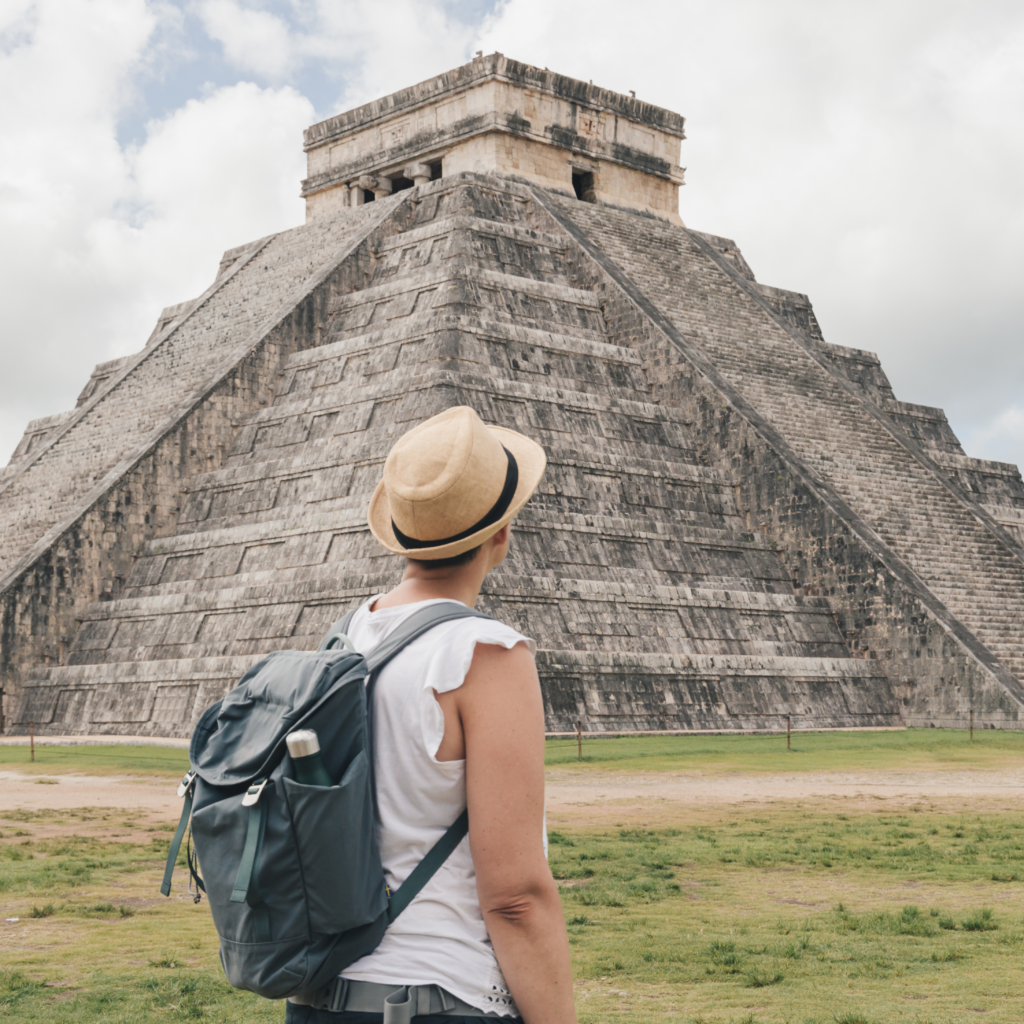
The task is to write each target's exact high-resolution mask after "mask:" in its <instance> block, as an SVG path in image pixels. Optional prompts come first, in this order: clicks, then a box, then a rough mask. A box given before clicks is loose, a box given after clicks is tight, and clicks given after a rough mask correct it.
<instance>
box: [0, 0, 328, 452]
mask: <svg viewBox="0 0 1024 1024" xmlns="http://www.w3.org/2000/svg"><path fill="white" fill-rule="evenodd" d="M31 13H32V15H34V17H32V18H30V19H27V20H26V21H25V22H24V28H22V26H19V30H21V36H20V37H19V38H18V40H17V41H16V44H15V45H13V46H11V47H8V48H7V50H6V52H4V53H3V54H2V56H0V124H2V125H3V131H2V132H0V239H2V243H0V275H2V277H3V280H4V282H5V289H4V292H5V300H4V317H3V338H2V344H3V351H4V367H5V372H4V374H3V376H2V377H0V448H2V449H4V450H5V451H6V452H10V451H11V450H12V449H13V448H14V446H15V445H16V443H17V441H18V438H19V437H20V436H21V432H22V430H23V428H24V426H25V423H26V422H27V421H28V420H29V419H30V418H34V417H37V416H42V415H47V414H49V413H53V412H59V411H61V410H62V409H66V408H70V407H71V406H72V405H73V403H74V398H75V396H76V395H77V393H78V392H79V390H80V389H81V387H82V386H83V385H84V383H85V381H86V380H87V379H88V375H89V373H90V371H91V369H92V366H93V365H94V364H95V363H97V362H99V361H101V360H104V359H109V358H112V357H113V356H115V355H121V354H124V353H127V352H131V351H135V350H137V349H138V348H140V347H141V346H142V344H143V343H144V342H145V340H146V338H147V337H148V335H149V333H150V330H151V329H152V326H153V324H154V323H155V322H156V316H157V314H158V313H159V311H160V309H161V308H162V307H163V306H166V305H169V304H171V303H173V302H178V301H181V300H183V299H187V298H191V297H192V296H193V295H195V294H198V293H199V292H200V291H202V290H203V289H204V288H205V287H207V286H208V285H209V284H210V283H211V282H212V280H213V277H214V274H215V272H216V268H217V263H218V261H219V259H220V254H221V252H222V251H223V250H224V249H226V248H229V247H231V246H235V245H239V244H241V243H243V242H246V241H249V240H251V239H253V238H257V237H259V236H261V235H264V234H268V233H270V232H271V231H277V230H281V229H283V228H287V227H291V226H294V225H295V224H299V223H302V220H303V208H302V201H301V200H300V199H299V198H298V190H299V181H300V179H301V178H302V177H303V175H304V169H305V160H304V157H303V153H302V129H303V128H304V127H305V126H306V125H308V124H309V123H310V122H311V120H312V119H313V108H312V104H311V103H310V102H309V100H307V99H306V98H305V97H303V96H302V95H301V94H299V93H298V92H297V91H296V90H295V89H293V88H291V87H288V86H285V87H282V88H276V89H275V88H259V87H258V86H256V85H253V84H250V83H244V82H243V83H239V84H237V85H234V86H230V87H226V88H222V89H218V90H214V91H212V92H210V93H209V94H208V95H205V96H203V97H202V98H201V99H193V100H190V101H188V102H187V103H186V104H185V105H184V106H182V107H180V108H179V109H178V110H176V111H174V112H172V113H171V114H170V115H169V116H168V117H166V118H165V119H163V120H160V121H156V122H153V123H151V124H150V125H148V127H147V135H146V139H145V141H144V142H143V143H142V144H141V145H140V146H139V147H137V148H134V149H132V148H128V149H125V148H122V146H120V145H119V143H118V141H117V132H116V129H117V118H118V115H119V112H120V110H121V106H122V103H123V101H124V99H125V97H127V96H129V95H130V83H131V80H132V76H133V74H134V73H135V72H136V71H137V69H138V68H139V67H140V66H141V64H142V62H143V61H144V59H145V55H146V52H147V46H148V45H149V41H150V40H151V38H152V35H153V32H154V31H155V29H156V27H157V22H158V15H159V13H160V9H159V8H156V7H154V5H152V4H149V5H147V4H146V3H145V2H143V0H44V2H40V3H37V4H35V5H34V8H33V10H32V12H31Z"/></svg>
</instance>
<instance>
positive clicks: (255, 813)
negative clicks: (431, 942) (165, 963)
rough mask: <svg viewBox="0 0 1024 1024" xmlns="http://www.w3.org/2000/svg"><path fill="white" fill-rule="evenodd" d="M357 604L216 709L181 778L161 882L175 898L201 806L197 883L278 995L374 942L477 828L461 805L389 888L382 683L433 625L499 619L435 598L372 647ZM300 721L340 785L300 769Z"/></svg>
mask: <svg viewBox="0 0 1024 1024" xmlns="http://www.w3.org/2000/svg"><path fill="white" fill-rule="evenodd" d="M352 614H353V613H352V612H350V613H349V614H348V615H346V616H345V617H344V618H343V619H341V620H340V621H339V622H338V623H336V624H335V625H334V626H333V627H332V629H331V632H330V633H328V635H327V637H326V638H325V640H324V642H323V643H322V644H321V645H320V649H319V650H318V651H277V652H275V653H274V654H270V655H267V657H265V658H263V659H261V660H260V661H258V662H257V663H256V664H255V665H253V667H252V668H251V669H249V671H248V672H246V674H245V675H244V676H243V677H242V680H241V682H240V683H239V684H238V686H236V687H235V689H233V690H232V691H231V692H230V693H229V694H228V695H227V696H226V697H224V698H223V700H219V701H217V703H216V704H214V705H212V706H211V707H210V708H208V709H207V710H206V711H205V712H204V714H203V716H202V718H200V720H199V724H198V725H197V726H196V729H195V732H193V734H192V742H191V744H190V745H189V762H190V764H191V765H192V767H191V768H190V769H189V771H188V773H187V774H186V775H185V777H184V778H183V779H182V780H181V786H180V787H179V788H178V794H179V796H183V797H184V798H185V806H184V808H183V809H182V814H181V821H180V822H179V824H178V830H177V832H176V833H175V835H174V839H173V840H172V842H171V849H170V853H169V854H168V857H167V869H166V871H165V873H164V881H163V885H162V886H161V888H160V891H161V892H162V893H163V894H164V895H165V896H168V895H170V891H171V873H172V872H173V870H174V864H175V861H176V860H177V856H178V850H179V849H180V847H181V842H182V838H183V836H184V834H185V831H186V828H187V827H188V823H189V819H190V817H191V823H192V845H193V846H194V852H193V850H192V849H191V848H190V849H189V855H188V861H189V869H190V871H191V872H192V877H193V878H194V879H195V882H196V885H197V894H196V901H197V902H198V901H199V895H198V894H199V891H203V892H205V893H206V895H207V897H208V898H209V901H210V909H211V911H212V912H213V921H214V924H215V925H216V928H217V933H218V935H219V936H220V959H221V963H222V964H223V967H224V973H225V974H226V975H227V978H228V981H229V982H230V983H231V984H232V985H234V986H235V987H236V988H244V989H248V990H249V991H251V992H256V993H258V994H259V995H261V996H266V997H268V998H270V999H281V998H284V997H285V996H290V995H295V994H297V993H299V992H309V991H312V990H315V989H318V988H320V986H322V985H324V984H326V983H327V982H328V981H330V980H331V978H333V977H334V976H335V975H337V974H338V972H339V971H342V970H344V968H345V967H347V966H348V965H349V964H351V963H353V962H354V961H355V960H358V959H359V958H360V957H362V956H365V955H366V954H367V953H369V952H371V951H372V950H373V949H374V948H375V947H376V946H377V944H378V943H379V942H380V940H381V937H382V936H383V934H384V931H385V929H386V928H387V926H388V924H389V923H390V922H391V921H393V920H394V919H395V917H397V916H398V914H400V913H401V911H402V910H403V909H404V908H405V907H406V906H408V904H409V903H410V902H411V901H412V899H413V897H414V896H415V895H416V894H417V893H418V892H419V891H420V890H421V889H422V888H423V886H424V885H425V884H426V883H427V882H428V881H429V880H430V878H431V876H432V875H433V874H434V872H435V871H437V869H438V868H439V867H440V866H441V865H442V864H443V863H444V861H445V860H446V859H447V857H448V856H449V854H450V853H451V852H452V851H453V850H454V849H455V847H456V846H458V844H459V843H460V842H461V840H462V838H463V837H464V836H465V835H466V833H467V831H468V820H469V819H468V816H467V814H466V812H465V811H463V813H462V814H461V815H460V816H459V818H458V819H457V820H456V821H455V822H454V824H452V825H451V827H450V828H449V829H448V831H447V832H445V834H444V835H443V836H442V837H441V838H440V839H439V840H438V841H437V843H436V844H435V845H434V847H433V848H432V849H431V850H430V851H429V852H428V853H427V855H426V856H425V857H424V858H423V860H422V861H421V862H420V863H419V864H418V865H417V866H416V868H415V869H414V870H413V872H412V874H411V875H409V877H408V878H407V879H406V880H405V882H404V883H403V884H402V886H401V887H400V888H399V889H398V890H396V891H395V892H390V891H389V890H388V888H387V886H386V885H385V883H384V869H383V867H382V866H381V860H380V851H379V850H378V849H377V840H376V835H375V831H374V791H373V751H372V748H371V738H372V735H373V728H372V715H373V683H374V678H375V675H376V672H377V670H378V669H380V668H381V667H382V666H383V665H385V664H386V663H387V662H388V661H389V660H390V659H391V658H392V657H394V655H396V654H397V653H398V652H399V651H400V650H402V648H403V647H405V646H406V645H407V644H409V643H410V642H411V641H413V640H415V639H416V637H418V636H421V635H422V634H423V633H425V632H427V630H429V629H431V628H433V627H434V626H436V625H438V624H440V623H442V622H448V621H450V620H452V619H460V618H466V617H470V616H472V617H479V618H486V617H487V616H485V615H482V614H481V613H480V612H476V611H473V610H472V609H471V608H467V607H466V606H465V605H460V604H457V603H456V602H445V603H444V604H432V605H428V606H427V607H426V608H423V609H421V610H420V611H418V612H415V613H414V614H413V615H411V616H410V617H409V619H408V620H406V622H404V623H403V624H402V625H401V626H400V627H398V628H397V629H396V630H395V631H394V632H393V633H392V634H391V635H389V636H388V637H386V638H385V640H384V641H383V642H382V643H381V644H380V645H379V646H378V647H377V648H376V649H375V650H374V651H373V652H372V653H371V654H370V655H368V656H367V657H365V658H364V657H363V656H362V655H361V654H357V653H356V652H355V651H354V650H352V649H351V644H350V643H349V642H348V639H347V637H345V635H344V634H345V630H346V629H347V627H348V623H349V621H350V620H351V616H352ZM296 729H314V730H315V731H316V733H317V735H318V737H319V739H320V748H321V754H322V757H323V760H324V764H325V765H326V767H327V770H328V773H329V774H330V776H331V778H334V779H338V780H339V781H338V784H337V785H336V786H332V787H330V788H327V787H321V786H305V785H302V784H301V783H299V782H297V781H296V780H295V773H294V771H293V770H292V764H291V758H290V757H289V755H288V752H287V748H286V746H285V737H286V736H287V735H288V733H290V732H293V731H294V730H296ZM196 860H198V864H197V863H196ZM199 864H201V865H202V878H200V876H199V872H198V865H199Z"/></svg>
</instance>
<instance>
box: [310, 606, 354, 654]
mask: <svg viewBox="0 0 1024 1024" xmlns="http://www.w3.org/2000/svg"><path fill="white" fill-rule="evenodd" d="M357 611H359V606H358V605H356V607H355V608H353V609H352V610H351V611H347V612H346V613H345V614H344V615H342V617H341V618H340V619H338V621H337V622H336V623H335V624H334V625H333V626H331V628H330V629H329V630H327V635H326V636H325V637H324V638H323V640H321V641H320V646H319V647H318V648H317V650H318V651H329V650H331V649H332V648H334V647H344V646H345V643H344V642H343V641H347V640H348V627H349V624H350V623H351V622H352V619H353V617H354V616H355V614H356V612H357ZM348 646H349V647H351V646H352V644H351V641H349V643H348Z"/></svg>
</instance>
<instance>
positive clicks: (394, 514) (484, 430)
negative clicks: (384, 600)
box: [367, 405, 547, 560]
mask: <svg viewBox="0 0 1024 1024" xmlns="http://www.w3.org/2000/svg"><path fill="white" fill-rule="evenodd" d="M546 465H547V457H546V456H545V454H544V449H543V448H541V446H540V445H539V444H537V443H536V441H531V440H530V439H529V438H528V437H523V435H522V434H517V433H516V432H515V431H514V430H506V429H505V428H504V427H488V426H485V425H484V423H483V421H482V420H481V419H480V417H479V416H477V414H476V413H475V412H474V411H473V410H472V409H470V408H469V407H468V406H465V405H458V406H455V407H454V408H452V409H447V410H446V411H445V412H442V413H440V414H439V415H437V416H432V417H431V418H430V419H429V420H424V422H423V423H421V424H420V425H419V426H417V427H413V429H412V430H410V431H409V432H408V433H407V434H403V435H402V436H401V437H400V438H399V439H398V440H397V441H396V442H395V446H394V447H393V448H392V449H391V451H390V452H389V453H388V457H387V461H386V462H385V463H384V478H383V479H382V480H381V482H380V483H379V484H377V488H376V490H375V491H374V492H373V497H372V498H371V499H370V509H369V515H368V517H367V519H368V522H369V524H370V532H371V533H372V534H373V535H374V537H376V538H377V540H379V541H380V542H381V544H383V545H384V547H386V548H387V549H388V551H391V552H393V553H394V554H396V555H406V556H407V557H409V558H417V559H424V560H430V559H434V558H451V557H452V556H454V555H461V554H462V553H463V552H464V551H469V550H470V549H471V548H475V547H477V545H479V544H482V543H483V542H484V541H485V540H487V538H488V537H491V536H493V535H494V534H495V533H497V532H498V530H500V529H501V528H502V527H503V526H504V525H505V524H506V523H508V522H510V521H511V519H512V517H513V516H514V515H515V514H516V513H517V512H518V511H519V510H520V509H521V508H522V507H523V505H525V504H526V502H527V501H529V499H530V495H531V494H533V492H534V491H535V490H536V488H537V484H539V483H540V478H541V476H543V474H544V467H545V466H546Z"/></svg>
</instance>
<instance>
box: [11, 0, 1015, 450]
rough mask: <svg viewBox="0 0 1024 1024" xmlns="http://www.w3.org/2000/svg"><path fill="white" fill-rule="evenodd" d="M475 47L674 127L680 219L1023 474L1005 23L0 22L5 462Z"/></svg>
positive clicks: (996, 11)
mask: <svg viewBox="0 0 1024 1024" xmlns="http://www.w3.org/2000/svg"><path fill="white" fill-rule="evenodd" d="M481 49H482V50H483V51H484V52H485V53H491V52H493V51H495V50H498V51H500V52H502V53H504V54H506V55H508V56H509V57H513V58H515V59H517V60H521V61H526V62H528V63H532V64H536V65H539V66H542V67H550V68H551V69H552V70H556V71H559V72H561V73H563V74H567V75H571V76H574V77H577V78H581V79H585V80H591V79H592V80H593V81H594V83H595V84H597V85H601V86H604V87H607V88H610V89H614V90H617V91H620V92H627V91H629V90H635V91H636V94H637V96H638V98H640V99H642V100H646V101H648V102H651V103H654V104H657V105H658V106H662V107H667V108H669V109H671V110H675V111H678V112H680V113H682V114H683V115H684V116H685V117H686V119H687V122H686V131H687V136H688V138H687V140H686V141H685V142H684V143H683V149H682V158H681V163H682V164H683V166H685V167H686V169H687V170H686V180H687V184H686V186H685V187H684V188H683V189H681V192H680V195H681V198H680V212H681V214H682V217H683V220H684V221H685V222H686V223H687V224H688V225H689V226H690V227H694V228H697V229H699V230H703V231H710V232H712V233H714V234H718V235H724V236H726V237H729V238H733V239H735V240H736V242H737V243H738V244H739V246H740V248H741V249H742V251H743V253H744V256H745V257H746V259H747V262H748V263H749V264H750V265H751V266H752V268H753V270H754V272H755V273H756V275H757V278H758V280H759V281H761V282H762V283H764V284H770V285H774V286H776V287H780V288H788V289H792V290H794V291H800V292H805V293H807V294H808V295H809V296H810V297H811V300H812V302H813V303H814V307H815V311H816V313H817V315H818V319H819V322H820V323H821V325H822V329H823V331H824V334H825V338H826V340H828V341H831V342H833V343H836V344H840V345H850V346H853V347H856V348H864V349H869V350H871V351H874V352H877V353H878V354H879V355H880V356H881V358H882V363H883V366H884V367H885V369H886V371H887V373H888V375H889V378H890V380H891V381H892V384H893V387H894V389H895V392H896V395H897V397H899V398H901V399H902V400H904V401H908V402H917V403H920V404H923V405H937V406H941V407H943V408H944V409H945V410H946V413H947V415H948V417H949V419H950V422H951V424H952V426H953V428H954V430H955V431H956V432H957V434H958V435H959V437H960V439H961V441H962V443H963V445H964V448H965V450H966V451H967V452H968V454H971V455H975V456H979V457H982V458H989V459H997V460H1002V461H1008V462H1016V463H1024V286H1022V285H1024V280H1022V279H1024V4H1021V3H1020V2H1019V0H1013V2H1009V0H970V2H964V0H884V2H882V0H671V2H664V0H633V2H631V3H629V4H624V3H621V2H618V3H611V2H609V0H588V2H586V3H580V2H575V0H562V2H561V3H552V2H551V0H451V2H442V0H388V3H386V4H385V3H381V2H379V0H375V2H370V0H179V2H173V0H0V281H2V282H3V285H2V286H0V355H2V364H0V365H2V373H0V462H2V461H3V460H4V459H6V458H7V456H8V455H9V453H10V452H12V451H13V449H14V447H15V445H16V444H17V442H18V440H19V438H20V437H21V433H22V431H23V429H24V427H25V425H26V423H27V422H28V420H30V419H33V418H36V417H39V416H45V415H49V414H51V413H55V412H60V411H62V410H65V409H70V408H72V407H73V406H74V403H75V399H76V397H77V395H78V393H79V391H80V390H81V388H82V387H83V386H84V384H85V382H86V380H87V379H88V376H89V374H90V372H91V370H92V367H93V366H94V365H95V364H96V363H98V362H102V361H105V360H107V359H112V358H114V357H116V356H120V355H126V354H128V353H130V352H135V351H138V350H139V349H140V348H141V347H142V346H143V344H144V343H145V341H146V339H147V337H148V336H149V334H150V332H151V330H152V328H153V326H154V324H155V323H156V319H157V316H158V314H159V312H160V310H161V309H162V308H163V307H164V306H169V305H172V304H174V303H177V302H181V301H184V300H186V299H189V298H192V297H193V296H195V295H198V294H199V293H201V292H202V291H203V290H204V289H205V288H206V287H208V286H209V284H210V283H211V282H212V281H213V277H214V275H215V272H216V269H217V264H218V263H219V261H220V255H221V253H222V252H223V250H225V249H228V248H231V247H234V246H237V245H241V244H243V243H244V242H247V241H250V240H252V239H255V238H258V237H261V236H263V235H266V234H269V233H270V232H273V231H279V230H283V229H285V228H288V227H293V226H295V225H298V224H301V223H302V222H303V219H304V213H303V204H302V200H301V199H299V196H298V192H299V181H300V180H301V179H302V178H303V177H304V168H305V157H304V154H303V152H302V129H303V128H305V127H306V126H308V125H310V124H312V123H315V122H316V121H318V120H322V119H323V118H325V117H329V116H331V115H332V114H335V113H338V112H339V111H342V110H345V109H348V108H350V107H353V106H355V105H357V104H360V103H363V102H365V101H367V100H370V99H373V98H375V97H378V96H381V95H384V94H387V93H389V92H392V91H394V90H396V89H399V88H402V87H404V86H407V85H411V84H413V83H415V82H417V81H421V80H423V79H425V78H429V77H431V76H433V75H435V74H439V73H441V72H443V71H446V70H448V69H450V68H453V67H455V66H457V65H459V64H461V63H464V62H465V61H467V60H469V59H470V58H471V57H472V55H473V53H474V52H475V51H476V50H481Z"/></svg>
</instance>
